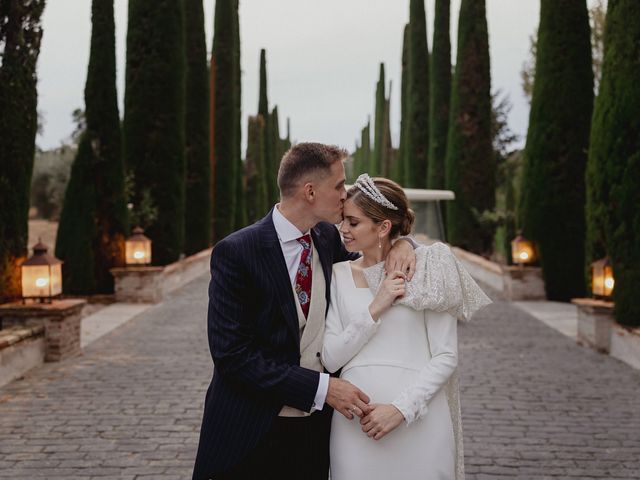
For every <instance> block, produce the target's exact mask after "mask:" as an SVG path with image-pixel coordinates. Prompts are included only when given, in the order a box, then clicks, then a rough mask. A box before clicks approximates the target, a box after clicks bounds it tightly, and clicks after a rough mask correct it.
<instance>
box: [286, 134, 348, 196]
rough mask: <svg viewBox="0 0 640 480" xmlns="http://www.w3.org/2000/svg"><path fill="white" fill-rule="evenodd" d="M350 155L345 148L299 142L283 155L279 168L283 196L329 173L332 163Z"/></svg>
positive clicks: (291, 193)
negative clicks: (302, 184)
mask: <svg viewBox="0 0 640 480" xmlns="http://www.w3.org/2000/svg"><path fill="white" fill-rule="evenodd" d="M348 156H349V152H347V151H346V150H345V149H344V148H341V147H338V146H336V145H325V144H323V143H311V142H307V143H298V144H297V145H294V146H293V147H291V148H290V149H289V150H288V151H287V153H285V154H284V156H283V157H282V161H281V162H280V169H279V170H278V187H279V188H280V196H281V197H290V196H291V195H293V194H294V193H295V190H296V188H297V187H299V186H300V184H301V183H306V182H308V181H310V180H317V179H318V178H323V177H325V176H327V175H329V173H330V171H331V165H333V164H334V163H335V162H339V161H344V160H345V159H346V158H347V157H348Z"/></svg>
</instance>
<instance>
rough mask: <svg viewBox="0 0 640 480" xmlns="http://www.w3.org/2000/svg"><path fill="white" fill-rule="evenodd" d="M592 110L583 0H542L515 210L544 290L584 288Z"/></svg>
mask: <svg viewBox="0 0 640 480" xmlns="http://www.w3.org/2000/svg"><path fill="white" fill-rule="evenodd" d="M592 109H593V71H592V68H591V43H590V29H589V18H588V15H587V7H586V4H585V2H584V0H542V3H541V8H540V26H539V29H538V46H537V55H536V76H535V80H534V86H533V97H532V100H531V111H530V114H529V130H528V133H527V143H526V147H525V165H524V177H523V184H522V200H521V201H522V208H521V211H520V214H521V222H520V224H521V225H522V226H523V230H524V235H525V236H527V237H529V238H530V239H531V240H533V241H535V242H536V245H537V247H538V252H539V254H540V259H541V263H542V272H543V277H544V281H545V288H546V292H547V296H548V298H549V299H552V300H569V299H570V298H572V297H576V296H580V295H583V294H584V291H585V282H584V270H583V267H584V239H585V211H584V203H585V184H584V180H583V179H584V178H585V166H586V161H587V153H586V152H587V148H588V145H589V129H590V124H591V114H592Z"/></svg>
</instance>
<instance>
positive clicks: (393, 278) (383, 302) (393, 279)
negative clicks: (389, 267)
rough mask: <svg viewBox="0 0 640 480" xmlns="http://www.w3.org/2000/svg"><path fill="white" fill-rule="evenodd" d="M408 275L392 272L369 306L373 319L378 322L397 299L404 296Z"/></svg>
mask: <svg viewBox="0 0 640 480" xmlns="http://www.w3.org/2000/svg"><path fill="white" fill-rule="evenodd" d="M405 279H406V275H405V274H404V273H402V272H400V271H395V272H392V273H391V274H389V275H388V276H387V278H385V279H384V280H383V281H382V283H381V284H380V288H379V289H378V293H377V294H376V296H375V298H374V299H373V301H372V302H371V304H370V305H369V313H370V314H371V317H372V318H373V319H374V320H375V321H378V318H380V315H382V314H383V313H384V312H385V311H386V310H387V309H388V308H389V307H390V306H391V304H392V303H393V302H394V300H395V299H396V298H399V297H402V296H404V292H405Z"/></svg>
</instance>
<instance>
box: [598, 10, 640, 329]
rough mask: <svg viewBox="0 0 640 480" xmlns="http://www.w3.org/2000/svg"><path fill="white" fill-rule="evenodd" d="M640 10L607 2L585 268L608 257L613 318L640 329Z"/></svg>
mask: <svg viewBox="0 0 640 480" xmlns="http://www.w3.org/2000/svg"><path fill="white" fill-rule="evenodd" d="M638 78H640V4H639V3H638V2H637V1H635V0H609V5H608V10H607V16H606V21H605V34H604V60H603V66H602V78H601V81H600V91H599V94H598V97H597V99H596V102H595V107H594V111H593V123H592V128H591V142H590V147H589V160H588V166H587V176H586V178H587V192H588V195H587V225H588V229H587V232H588V236H587V255H588V256H587V262H588V263H590V262H591V261H594V260H597V259H598V258H599V257H601V256H604V254H605V253H608V255H609V259H610V261H611V264H612V267H613V273H614V277H615V288H614V291H613V299H614V301H615V307H614V314H615V318H616V320H617V321H618V322H619V323H621V324H622V325H628V326H635V327H637V326H640V305H638V301H637V292H638V290H639V289H640V211H639V210H638V206H639V205H640V189H639V188H638V185H640V89H638V85H637V82H638Z"/></svg>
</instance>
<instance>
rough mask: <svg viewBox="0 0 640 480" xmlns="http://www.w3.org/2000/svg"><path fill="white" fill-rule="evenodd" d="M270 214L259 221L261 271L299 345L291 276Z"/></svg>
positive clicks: (271, 212) (298, 330)
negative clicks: (271, 284)
mask: <svg viewBox="0 0 640 480" xmlns="http://www.w3.org/2000/svg"><path fill="white" fill-rule="evenodd" d="M274 208H275V207H274ZM272 214H273V209H271V211H270V212H269V214H268V215H267V216H266V217H265V218H263V219H262V220H261V221H260V223H261V232H260V237H261V240H262V251H263V255H262V262H263V265H264V270H263V271H264V272H265V273H266V274H267V275H269V276H270V277H271V280H272V282H273V285H274V290H275V292H276V296H277V302H278V304H279V305H280V308H281V309H282V313H283V315H284V319H285V322H286V324H287V327H289V329H290V330H291V333H292V334H293V336H294V338H295V339H296V342H297V344H298V345H299V343H300V329H299V326H298V315H297V313H296V306H295V300H294V298H293V289H292V288H291V278H290V277H289V272H288V271H287V266H286V263H285V261H284V255H283V254H282V248H281V247H280V240H279V239H278V234H277V232H276V229H275V227H274V226H273V219H272V218H271V215H272Z"/></svg>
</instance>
